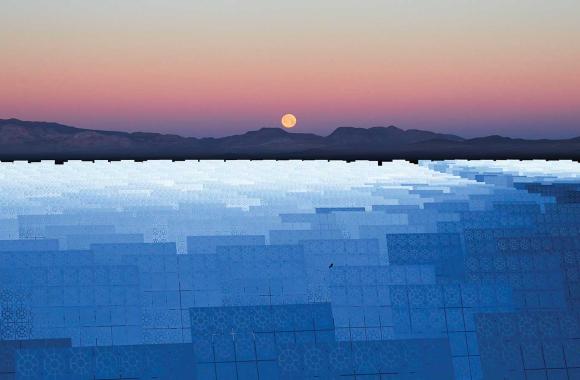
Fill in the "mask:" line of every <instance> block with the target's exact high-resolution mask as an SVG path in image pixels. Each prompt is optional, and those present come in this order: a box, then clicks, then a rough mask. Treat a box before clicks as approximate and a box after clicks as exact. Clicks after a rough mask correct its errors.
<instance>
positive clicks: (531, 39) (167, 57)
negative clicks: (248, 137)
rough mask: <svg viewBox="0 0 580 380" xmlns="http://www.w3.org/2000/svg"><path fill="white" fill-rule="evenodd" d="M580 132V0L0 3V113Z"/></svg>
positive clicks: (220, 126)
mask: <svg viewBox="0 0 580 380" xmlns="http://www.w3.org/2000/svg"><path fill="white" fill-rule="evenodd" d="M287 112H292V113H294V114H296V116H297V117H298V125H297V127H296V128H295V129H294V130H295V131H303V132H316V133H320V134H326V133H329V132H330V131H332V130H333V129H334V128H336V127H339V126H358V127H371V126H378V125H391V124H393V125H397V126H399V127H401V128H404V129H409V128H419V129H429V130H434V131H443V132H451V133H457V134H461V135H463V136H480V135H489V134H496V133H499V134H503V135H508V136H523V137H569V136H577V135H580V1H578V0H542V1H540V0H436V1H435V0H423V1H418V0H417V1H412V0H292V1H286V0H284V1H281V0H239V1H236V0H98V1H93V0H1V1H0V118H8V117H17V118H21V119H26V120H46V121H57V122H62V123H66V124H70V125H75V126H79V127H86V128H96V129H112V130H128V131H136V130H143V131H159V132H165V133H179V134H183V135H188V136H221V135H227V134H232V133H238V132H242V131H246V130H252V129H257V128H260V127H264V126H274V127H276V126H279V125H280V121H279V120H280V117H281V116H282V115H283V114H284V113H287Z"/></svg>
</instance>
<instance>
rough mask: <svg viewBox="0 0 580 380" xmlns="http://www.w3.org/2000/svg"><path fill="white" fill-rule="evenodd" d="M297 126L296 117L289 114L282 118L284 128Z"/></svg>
mask: <svg viewBox="0 0 580 380" xmlns="http://www.w3.org/2000/svg"><path fill="white" fill-rule="evenodd" d="M295 125H296V116H294V115H292V114H291V113H287V114H286V115H284V116H282V126H283V127H284V128H293V127H294V126H295Z"/></svg>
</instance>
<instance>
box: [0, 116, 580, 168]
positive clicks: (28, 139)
mask: <svg viewBox="0 0 580 380" xmlns="http://www.w3.org/2000/svg"><path fill="white" fill-rule="evenodd" d="M579 155H580V137H578V138H573V139H568V140H524V139H516V138H508V137H502V136H497V135H493V136H486V137H479V138H473V139H464V138H462V137H459V136H456V135H450V134H442V133H435V132H430V131H422V130H417V129H410V130H403V129H400V128H397V127H394V126H390V127H373V128H368V129H365V128H355V127H340V128H337V129H336V130H335V131H334V132H332V133H331V134H329V135H328V136H326V137H323V136H319V135H315V134H312V133H299V132H298V133H297V132H294V131H291V132H290V131H287V130H284V129H282V128H261V129H258V130H255V131H249V132H246V133H243V134H240V135H234V136H228V137H221V138H201V139H198V138H193V137H181V136H178V135H166V134H160V133H150V132H133V133H128V132H118V131H100V130H93V129H81V128H75V127H70V126H66V125H62V124H58V123H49V122H30V121H22V120H18V119H7V120H0V159H5V160H14V159H58V160H62V159H156V158H174V159H175V158H176V159H187V158H189V159H196V158H200V159H201V158H217V159H228V158H230V159H231V158H240V159H243V158H255V159H268V158H279V159H290V158H294V159H301V158H308V159H376V160H389V159H413V160H414V159H443V158H473V159H476V158H559V159H562V158H569V159H577V158H578V156H579Z"/></svg>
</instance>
